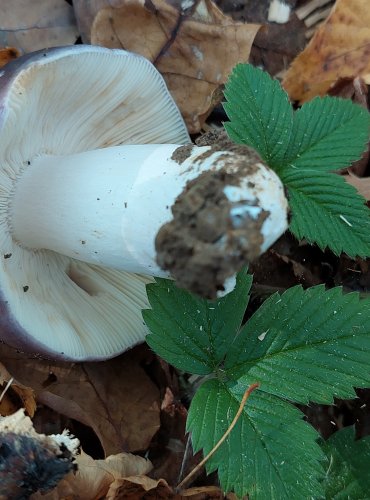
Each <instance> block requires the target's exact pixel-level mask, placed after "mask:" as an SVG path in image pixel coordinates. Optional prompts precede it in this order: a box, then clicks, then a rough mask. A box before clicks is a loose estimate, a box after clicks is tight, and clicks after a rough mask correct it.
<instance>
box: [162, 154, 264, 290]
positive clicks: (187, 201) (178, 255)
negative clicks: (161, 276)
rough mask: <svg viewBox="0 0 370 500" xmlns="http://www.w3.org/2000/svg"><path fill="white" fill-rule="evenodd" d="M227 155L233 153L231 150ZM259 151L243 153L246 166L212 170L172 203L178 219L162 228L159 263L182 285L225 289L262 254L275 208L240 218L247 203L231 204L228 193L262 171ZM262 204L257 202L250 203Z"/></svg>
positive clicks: (207, 288) (205, 288)
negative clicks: (267, 222)
mask: <svg viewBox="0 0 370 500" xmlns="http://www.w3.org/2000/svg"><path fill="white" fill-rule="evenodd" d="M226 155H227V153H226ZM257 162H258V163H260V159H259V157H258V155H257V154H256V153H255V152H254V151H253V150H251V149H249V155H248V156H245V155H243V157H240V165H237V168H235V159H234V160H233V165H232V166H233V168H231V169H228V167H227V158H226V160H225V163H226V167H224V168H222V169H220V170H218V171H215V170H212V171H207V172H204V173H202V174H200V175H199V176H198V177H197V178H196V179H194V180H192V181H190V182H188V183H187V185H186V187H185V189H184V191H183V192H182V193H181V194H180V195H179V196H178V198H177V199H176V201H175V203H174V205H173V206H172V214H173V220H172V221H170V222H169V223H167V224H164V225H163V226H162V228H161V229H160V230H159V232H158V234H157V237H156V241H155V247H156V252H157V262H158V264H159V266H160V267H161V268H162V269H166V270H168V271H170V273H171V276H172V277H173V278H174V279H175V280H176V284H177V285H178V286H180V287H182V288H185V289H187V290H189V291H191V292H193V293H196V294H198V295H200V296H202V297H205V298H208V299H215V298H216V297H217V295H218V292H222V291H223V290H224V283H225V280H226V279H227V278H228V277H230V276H233V275H234V274H235V273H236V272H237V271H239V270H240V269H241V268H242V267H243V265H245V263H246V262H249V261H251V260H253V259H255V258H256V257H257V256H258V255H260V253H261V244H262V243H263V236H262V234H261V228H262V224H263V222H264V220H265V219H266V217H267V216H268V215H269V212H267V211H264V210H261V212H260V214H259V216H258V217H252V216H251V215H248V212H247V211H245V210H242V213H243V216H242V217H238V218H237V222H236V219H235V209H236V211H238V208H244V207H245V205H246V202H245V201H243V202H231V201H230V200H229V199H228V197H227V196H226V195H225V193H224V188H225V187H226V186H240V185H241V180H242V179H243V178H245V177H247V176H248V175H251V173H253V172H255V170H256V168H257V167H256V163H257ZM249 204H251V205H253V206H256V204H257V200H253V201H252V202H248V205H249Z"/></svg>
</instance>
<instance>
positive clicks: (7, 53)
mask: <svg viewBox="0 0 370 500" xmlns="http://www.w3.org/2000/svg"><path fill="white" fill-rule="evenodd" d="M19 56H20V52H19V50H17V49H15V48H14V47H6V48H4V49H0V68H1V67H2V66H5V64H8V62H10V61H13V60H14V59H16V58H17V57H19Z"/></svg>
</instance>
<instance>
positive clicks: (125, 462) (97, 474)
mask: <svg viewBox="0 0 370 500" xmlns="http://www.w3.org/2000/svg"><path fill="white" fill-rule="evenodd" d="M76 465H77V471H76V472H71V473H70V474H68V475H67V476H66V477H65V478H63V479H62V481H60V483H59V484H58V486H57V487H56V488H55V489H54V490H53V491H51V492H50V493H48V494H46V495H45V494H44V495H41V494H40V493H37V494H34V495H32V496H31V499H32V500H41V499H42V500H60V499H61V498H74V499H76V500H78V499H81V500H85V499H87V498H88V499H89V500H93V499H99V498H106V499H110V498H111V499H113V498H118V497H117V496H112V493H110V492H111V491H112V487H113V488H115V486H114V485H115V484H116V483H117V481H125V480H126V479H125V478H127V477H130V476H134V477H136V476H138V477H139V478H141V477H142V478H146V476H143V475H144V474H147V473H148V472H149V471H150V470H151V468H152V464H151V463H150V461H149V460H146V459H145V458H142V457H138V456H135V455H132V454H131V453H119V454H117V455H110V456H109V457H108V458H106V459H105V460H94V459H93V458H91V457H90V456H89V455H87V454H86V453H84V452H81V454H80V455H78V456H77V457H76ZM146 479H149V478H146ZM113 491H114V490H113ZM113 494H114V493H113ZM126 498H127V497H126Z"/></svg>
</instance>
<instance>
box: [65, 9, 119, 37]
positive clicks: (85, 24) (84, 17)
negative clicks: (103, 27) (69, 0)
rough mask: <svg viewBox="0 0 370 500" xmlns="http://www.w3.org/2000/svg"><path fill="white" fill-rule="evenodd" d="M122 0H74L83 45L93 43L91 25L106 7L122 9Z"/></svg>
mask: <svg viewBox="0 0 370 500" xmlns="http://www.w3.org/2000/svg"><path fill="white" fill-rule="evenodd" d="M121 5H122V0H73V9H74V11H75V16H76V21H77V26H78V31H79V33H80V37H81V39H82V41H83V43H91V25H92V23H93V21H94V18H95V16H96V14H97V13H98V12H99V10H101V9H103V8H104V7H112V8H115V7H120V6H121Z"/></svg>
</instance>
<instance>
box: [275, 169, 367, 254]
mask: <svg viewBox="0 0 370 500" xmlns="http://www.w3.org/2000/svg"><path fill="white" fill-rule="evenodd" d="M280 175H281V179H282V181H283V183H284V184H285V185H286V186H287V187H288V193H289V205H290V208H291V211H292V220H291V224H290V230H291V232H292V233H293V234H294V235H295V236H296V237H297V238H298V239H302V238H305V239H306V240H307V241H308V242H310V243H313V242H315V243H316V244H317V245H318V246H319V247H320V248H321V249H325V248H330V250H332V252H334V253H335V254H336V255H339V254H340V253H341V252H345V253H346V254H347V255H349V256H350V257H356V256H358V255H359V256H367V255H370V211H369V209H368V208H367V207H366V205H365V204H364V202H365V200H364V199H363V198H362V196H360V195H359V194H358V193H357V191H356V189H355V188H354V187H353V186H350V185H349V184H348V183H346V182H345V180H344V179H343V177H340V176H339V175H333V174H328V173H325V172H314V171H312V170H304V169H293V168H291V169H289V170H287V169H286V170H284V171H283V172H281V173H280Z"/></svg>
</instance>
